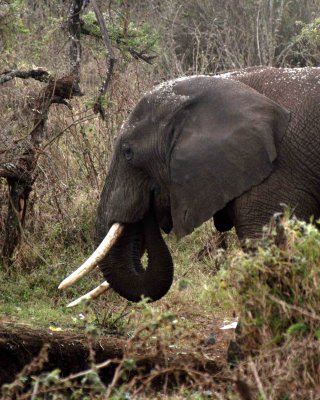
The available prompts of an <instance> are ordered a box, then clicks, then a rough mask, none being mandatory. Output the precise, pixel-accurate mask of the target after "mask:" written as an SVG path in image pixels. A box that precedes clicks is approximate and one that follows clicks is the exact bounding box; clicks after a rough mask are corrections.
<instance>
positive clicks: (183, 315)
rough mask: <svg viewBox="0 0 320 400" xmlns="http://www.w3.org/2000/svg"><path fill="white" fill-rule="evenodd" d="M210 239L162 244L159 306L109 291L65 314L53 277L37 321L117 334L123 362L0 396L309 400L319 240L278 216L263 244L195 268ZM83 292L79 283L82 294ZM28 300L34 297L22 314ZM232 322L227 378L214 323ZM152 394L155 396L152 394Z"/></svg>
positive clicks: (207, 232)
mask: <svg viewBox="0 0 320 400" xmlns="http://www.w3.org/2000/svg"><path fill="white" fill-rule="evenodd" d="M212 236H213V237H214V235H213V232H212V228H211V226H210V225H205V226H203V227H202V228H201V229H200V230H198V231H197V232H195V233H193V234H192V235H191V236H189V237H188V238H186V239H185V240H184V241H180V242H177V241H176V240H175V239H174V238H172V239H170V240H169V244H170V247H171V249H172V251H173V254H174V258H175V263H176V276H175V282H174V285H173V287H172V289H171V291H170V292H169V294H168V295H167V296H166V297H165V298H164V299H162V300H161V301H159V302H156V303H152V304H149V303H147V302H146V301H142V302H141V303H139V304H135V305H134V304H130V303H127V302H125V301H124V300H120V299H119V297H118V296H117V295H115V294H114V293H112V292H110V293H109V294H107V295H106V296H105V297H104V298H103V299H101V300H98V301H97V302H94V303H91V304H82V305H80V306H79V307H78V308H77V309H75V310H71V311H70V310H68V311H67V310H66V309H65V308H64V307H63V304H64V301H67V297H69V295H70V294H68V295H63V296H62V299H61V298H60V299H59V300H58V298H59V296H60V294H58V293H57V292H55V289H54V287H55V286H54V285H53V281H54V280H55V278H58V275H59V274H58V273H57V275H54V277H52V276H49V277H48V276H46V275H45V276H46V278H43V279H48V282H49V284H48V285H43V286H47V287H46V289H43V292H41V291H40V292H38V294H37V295H39V294H40V297H42V300H41V301H40V302H39V310H38V311H37V313H38V314H37V315H38V317H39V321H40V320H41V318H40V315H41V314H42V312H41V311H40V310H41V304H44V303H45V300H48V304H49V305H50V307H49V308H51V309H52V310H54V304H56V305H57V304H59V306H58V307H56V312H57V314H56V315H53V314H52V315H50V313H48V314H47V315H50V319H55V322H56V325H54V327H55V328H57V326H58V327H61V329H68V328H70V325H69V324H70V321H72V322H73V327H72V328H73V329H82V330H83V331H85V332H87V335H88V341H89V342H90V340H92V338H93V337H94V338H99V337H100V335H105V334H106V333H107V332H118V333H120V334H121V335H122V336H123V337H124V339H125V341H126V345H125V351H124V354H123V357H121V358H119V359H116V360H105V361H104V362H103V363H98V362H96V361H94V358H93V359H92V361H91V368H89V369H88V370H87V371H84V372H83V373H81V374H80V375H77V374H72V375H71V376H61V371H57V370H54V371H51V372H49V373H39V371H38V370H37V371H34V372H32V373H31V372H28V371H27V370H26V371H25V372H24V374H22V375H21V376H19V377H17V380H18V382H19V384H17V381H16V382H15V383H12V384H11V385H9V386H5V387H4V388H3V395H4V396H9V394H10V393H13V392H14V391H15V392H14V393H15V395H16V396H17V397H16V398H19V399H23V398H28V397H27V396H28V395H30V394H32V393H33V392H36V393H37V397H34V398H39V399H44V398H46V399H57V398H59V399H60V398H61V399H64V398H73V399H83V398H88V399H91V398H97V399H98V398H99V399H100V398H111V399H131V398H132V399H135V398H141V399H144V398H156V396H157V398H163V399H165V398H172V399H174V398H176V399H207V398H212V399H258V398H259V399H270V400H272V399H281V400H285V399H317V398H318V397H317V396H318V394H317V393H318V392H317V390H318V387H319V385H320V315H319V312H318V310H319V308H320V289H319V288H320V285H319V283H320V268H319V266H320V232H319V230H318V229H317V228H316V227H315V226H314V225H312V224H306V223H304V222H301V221H298V220H296V219H294V218H293V219H289V218H288V217H287V216H285V217H281V218H279V217H277V219H276V220H275V221H273V223H272V224H271V225H270V226H269V227H267V228H266V229H265V231H264V235H263V238H262V239H261V240H259V241H258V242H257V241H255V242H247V243H246V252H244V251H242V250H240V248H239V247H238V246H237V244H236V241H235V240H234V239H233V238H231V239H230V238H229V250H228V251H226V252H225V251H221V250H220V251H217V250H215V251H213V252H212V253H211V254H208V255H206V257H204V258H203V259H201V260H199V259H198V258H199V250H202V247H203V244H206V245H207V244H208V242H207V241H208V240H209V238H210V237H212ZM44 271H45V270H42V272H40V274H42V273H44V274H45V272H44ZM97 275H98V274H97ZM14 278H15V279H16V284H17V283H18V282H19V285H20V288H21V289H22V288H25V289H24V290H26V288H27V286H28V284H27V282H29V284H30V280H31V281H32V280H33V277H32V276H31V275H30V276H28V277H26V276H23V274H20V276H19V277H17V276H16V277H14ZM96 278H97V281H98V276H97V277H96ZM50 282H51V283H50ZM90 284H92V281H91V282H90ZM10 285H12V286H10ZM81 285H83V287H81ZM86 285H87V283H83V284H82V283H81V284H80V287H78V289H80V288H81V289H84V288H85V287H86ZM14 286H15V284H14V282H12V283H10V284H9V287H8V288H7V289H6V291H3V289H2V292H1V293H2V295H3V294H4V293H7V295H8V294H9V292H12V293H11V297H8V298H9V301H8V304H10V303H11V307H14V304H19V303H17V301H18V299H19V295H18V290H17V289H16V291H15V290H13V287H14ZM16 286H17V285H16ZM36 286H37V285H36ZM48 288H49V289H48ZM37 290H39V288H38V289H37ZM34 291H35V290H34V288H32V287H30V288H29V292H31V293H32V292H34ZM22 292H23V290H22ZM24 296H25V297H24V302H26V303H27V304H28V301H29V300H28V296H31V295H30V293H28V291H27V290H26V294H24ZM46 296H47V297H46ZM31 297H32V296H31ZM31 297H30V298H31ZM62 300H63V301H62ZM32 302H34V298H33V300H30V303H29V306H30V304H32ZM42 302H43V303H42ZM20 303H21V298H20ZM8 304H7V307H9V306H8ZM2 307H3V303H2ZM43 307H44V306H43ZM10 312H12V310H11V311H10ZM10 312H8V314H10ZM29 312H30V310H29ZM232 315H233V316H234V315H237V316H238V317H239V320H240V324H241V332H240V333H238V334H237V343H238V345H239V346H240V353H239V354H240V357H239V359H238V364H237V365H236V366H235V367H234V368H233V369H230V367H229V366H228V365H227V363H226V348H227V342H228V341H229V340H230V339H234V337H233V335H232V334H229V335H227V334H226V336H223V335H224V334H222V332H221V331H219V329H218V324H219V323H222V321H223V319H226V316H229V317H232ZM79 316H82V317H79ZM75 319H78V321H75ZM210 320H211V321H210ZM68 321H69V322H68ZM35 322H37V321H35ZM71 325H72V324H71ZM200 327H201V328H200ZM49 329H52V327H51V328H49ZM90 338H91V339H90ZM208 343H209V345H208ZM222 343H223V344H224V345H223V346H221V344H222ZM219 346H221V347H220V349H221V352H220V353H219V351H218V349H219ZM41 357H44V356H43V355H42V356H41ZM219 357H220V359H219ZM146 360H148V361H147V363H149V364H148V365H149V366H150V367H149V368H146V364H145V362H146ZM155 360H156V362H155ZM110 364H112V365H113V371H114V372H113V377H112V379H111V380H109V381H105V380H103V378H102V376H101V375H100V372H99V371H100V368H101V369H104V368H107V367H109V366H110ZM37 365H38V364H37ZM152 365H153V366H152ZM30 370H31V371H33V369H32V365H31V366H30ZM17 385H18V386H17ZM160 387H161V394H157V395H156V393H157V391H158V390H160V389H159V388H160ZM8 393H9V394H8ZM5 398H6V397H5ZM7 398H10V397H7Z"/></svg>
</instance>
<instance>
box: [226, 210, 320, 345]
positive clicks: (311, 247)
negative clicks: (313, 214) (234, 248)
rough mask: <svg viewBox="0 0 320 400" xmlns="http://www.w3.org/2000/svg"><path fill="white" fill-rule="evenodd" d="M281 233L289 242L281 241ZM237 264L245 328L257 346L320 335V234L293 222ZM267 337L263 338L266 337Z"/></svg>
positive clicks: (272, 233)
mask: <svg viewBox="0 0 320 400" xmlns="http://www.w3.org/2000/svg"><path fill="white" fill-rule="evenodd" d="M279 230H280V231H281V235H282V240H283V243H282V244H281V245H280V246H279V245H278V244H279V243H277V244H276V242H277V240H278V239H277V238H278V235H279ZM248 246H250V248H251V250H250V251H249V252H248V253H245V254H243V255H241V256H240V257H239V258H238V259H237V260H236V261H235V263H234V265H235V266H234V268H232V273H235V275H234V276H233V278H232V281H233V284H234V285H235V286H236V287H237V292H236V294H235V299H236V300H235V301H237V303H238V304H240V305H241V319H242V322H243V324H244V326H245V330H246V331H248V332H250V335H253V337H255V339H256V340H257V342H259V343H261V342H263V343H265V344H267V343H268V342H270V343H275V342H276V343H279V341H281V340H280V339H279V338H282V339H283V340H284V339H285V338H286V335H288V337H291V336H294V335H301V334H304V335H306V334H308V335H310V336H311V337H317V332H318V329H319V321H320V316H319V314H318V310H319V309H320V231H319V230H318V229H317V227H316V226H314V225H312V224H306V223H305V222H301V221H298V220H296V219H288V218H287V217H286V218H285V219H284V220H283V221H282V222H281V223H280V225H279V226H278V227H274V228H273V229H272V230H271V231H268V233H266V234H265V237H264V238H263V240H261V241H260V242H259V243H258V244H256V243H252V242H250V243H248ZM262 336H263V338H262Z"/></svg>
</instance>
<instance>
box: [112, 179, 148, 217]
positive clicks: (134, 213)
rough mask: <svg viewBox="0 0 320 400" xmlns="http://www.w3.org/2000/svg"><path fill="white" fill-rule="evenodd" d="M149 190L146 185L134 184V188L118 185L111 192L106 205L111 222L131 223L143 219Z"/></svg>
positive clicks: (146, 208) (146, 209)
mask: <svg viewBox="0 0 320 400" xmlns="http://www.w3.org/2000/svg"><path fill="white" fill-rule="evenodd" d="M149 205H150V190H149V189H148V185H147V184H145V185H141V184H136V185H135V187H131V185H130V186H128V185H125V184H124V183H122V184H119V185H118V187H117V188H116V189H114V190H112V192H111V194H110V199H109V204H108V214H109V218H110V221H111V222H122V223H133V222H137V221H140V220H141V219H143V216H144V215H145V214H146V212H147V211H148V209H149Z"/></svg>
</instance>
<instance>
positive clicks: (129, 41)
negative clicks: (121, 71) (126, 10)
mask: <svg viewBox="0 0 320 400" xmlns="http://www.w3.org/2000/svg"><path fill="white" fill-rule="evenodd" d="M104 17H105V20H106V21H108V22H107V29H108V34H109V37H110V40H111V42H112V43H113V45H114V46H116V47H118V48H119V49H120V50H121V52H122V53H123V55H124V56H128V55H129V53H130V54H131V53H132V51H134V52H136V53H138V54H144V53H146V52H148V53H154V52H157V51H158V41H159V37H158V35H157V34H156V33H155V31H154V30H153V29H152V28H151V26H150V25H148V24H147V23H142V24H137V23H134V22H129V23H128V26H127V29H126V31H124V17H123V15H122V14H121V13H117V14H116V15H115V16H114V18H112V20H109V19H108V18H107V16H106V15H104ZM83 21H84V29H85V30H86V31H87V32H88V33H89V34H90V35H92V36H95V37H98V38H100V37H101V33H100V28H99V25H98V24H97V20H96V16H95V14H94V12H93V11H89V12H88V13H86V14H85V15H84V16H83Z"/></svg>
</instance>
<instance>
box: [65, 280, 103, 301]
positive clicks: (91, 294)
mask: <svg viewBox="0 0 320 400" xmlns="http://www.w3.org/2000/svg"><path fill="white" fill-rule="evenodd" d="M109 288H110V285H109V283H108V282H107V281H104V282H103V283H101V285H99V286H97V287H96V288H94V289H92V290H91V291H90V292H88V293H86V294H84V295H83V296H81V297H79V298H78V299H76V300H74V301H72V302H71V303H69V304H68V305H67V307H74V306H77V305H78V304H80V303H81V301H82V300H92V299H95V298H97V297H99V296H100V295H101V294H102V293H104V292H106V291H107V290H108V289H109Z"/></svg>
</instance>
